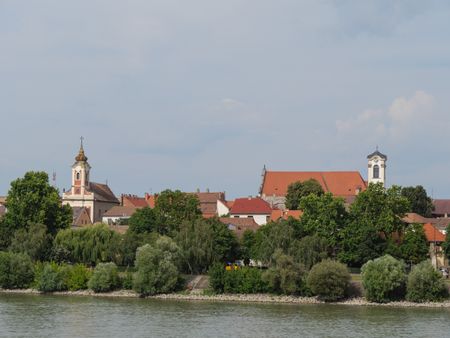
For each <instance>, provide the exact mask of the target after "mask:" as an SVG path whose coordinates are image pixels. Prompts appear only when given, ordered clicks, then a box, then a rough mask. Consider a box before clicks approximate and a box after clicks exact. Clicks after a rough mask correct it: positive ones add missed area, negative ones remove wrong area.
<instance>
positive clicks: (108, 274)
mask: <svg viewBox="0 0 450 338" xmlns="http://www.w3.org/2000/svg"><path fill="white" fill-rule="evenodd" d="M119 284H120V283H119V272H118V270H117V266H116V264H114V263H99V264H98V265H97V266H96V267H95V269H94V273H93V274H92V276H91V278H90V279H89V282H88V287H89V288H90V289H92V290H93V291H94V292H108V291H112V290H114V289H116V288H117V287H118V286H119Z"/></svg>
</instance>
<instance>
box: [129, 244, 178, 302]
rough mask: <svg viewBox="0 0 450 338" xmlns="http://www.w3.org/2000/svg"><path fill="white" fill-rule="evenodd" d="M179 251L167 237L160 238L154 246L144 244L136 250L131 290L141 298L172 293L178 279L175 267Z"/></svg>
mask: <svg viewBox="0 0 450 338" xmlns="http://www.w3.org/2000/svg"><path fill="white" fill-rule="evenodd" d="M179 251H180V249H179V248H178V246H177V245H176V244H175V242H174V241H173V240H172V239H170V238H168V237H161V238H160V239H158V240H157V241H156V243H155V245H154V246H151V245H149V244H146V245H144V246H142V247H140V248H138V249H137V252H136V263H135V266H136V269H137V272H136V273H135V274H134V279H133V289H134V290H135V291H136V292H138V293H139V294H141V295H143V296H146V295H154V294H157V293H167V292H172V291H174V290H175V289H176V288H177V286H178V281H179V279H180V273H179V271H178V268H177V265H176V262H177V261H178V260H179Z"/></svg>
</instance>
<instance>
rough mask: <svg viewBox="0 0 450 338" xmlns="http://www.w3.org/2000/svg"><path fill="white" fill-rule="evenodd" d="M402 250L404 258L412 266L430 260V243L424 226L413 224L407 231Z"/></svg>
mask: <svg viewBox="0 0 450 338" xmlns="http://www.w3.org/2000/svg"><path fill="white" fill-rule="evenodd" d="M400 250H401V255H402V258H403V259H404V260H405V261H406V262H410V263H412V264H418V263H420V262H422V261H424V260H426V259H427V258H428V241H427V237H426V236H425V231H424V230H423V225H422V224H412V225H410V226H409V227H408V228H407V229H406V230H405V236H404V237H403V241H402V244H401V247H400Z"/></svg>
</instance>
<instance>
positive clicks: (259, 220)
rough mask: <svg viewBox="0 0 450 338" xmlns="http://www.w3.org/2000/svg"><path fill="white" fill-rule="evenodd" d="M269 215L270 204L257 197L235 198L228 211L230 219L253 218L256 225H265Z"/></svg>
mask: <svg viewBox="0 0 450 338" xmlns="http://www.w3.org/2000/svg"><path fill="white" fill-rule="evenodd" d="M271 215H272V208H271V207H270V204H269V203H267V202H266V201H264V200H263V199H262V198H259V197H247V198H236V199H235V201H234V203H233V206H232V207H231V209H230V217H231V218H253V220H254V221H255V222H256V224H258V225H264V224H266V223H267V222H268V221H269V220H270V217H271Z"/></svg>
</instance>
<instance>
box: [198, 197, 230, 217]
mask: <svg viewBox="0 0 450 338" xmlns="http://www.w3.org/2000/svg"><path fill="white" fill-rule="evenodd" d="M192 194H193V195H195V196H197V198H198V201H199V202H200V210H201V212H202V215H203V217H204V218H211V217H215V216H218V203H219V201H220V202H224V201H225V193H224V192H209V191H208V190H207V191H206V192H200V191H197V192H195V193H192Z"/></svg>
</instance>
